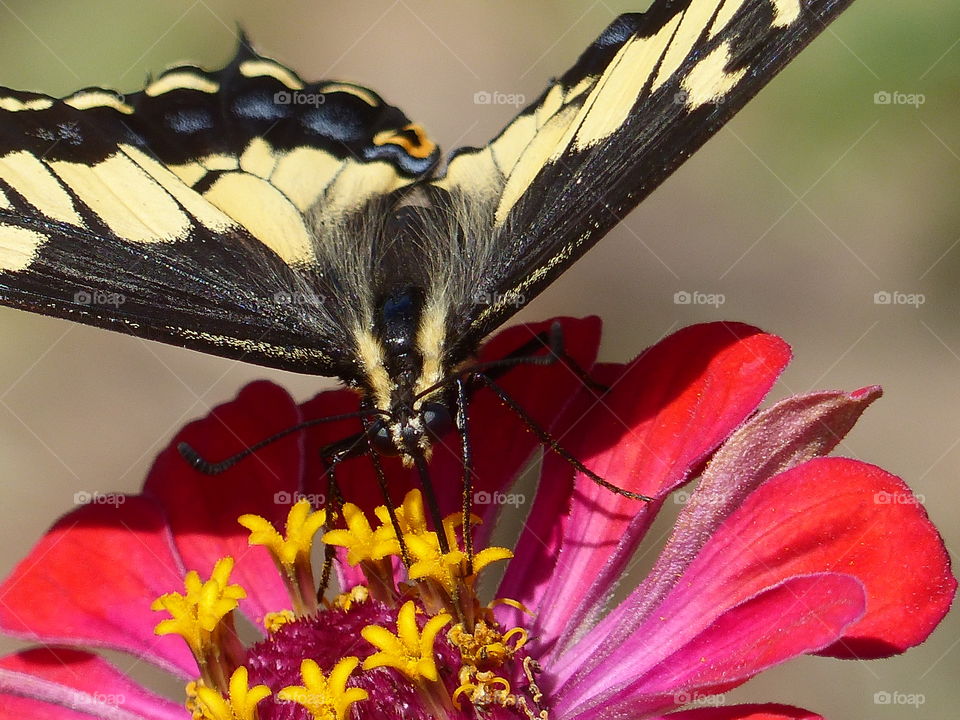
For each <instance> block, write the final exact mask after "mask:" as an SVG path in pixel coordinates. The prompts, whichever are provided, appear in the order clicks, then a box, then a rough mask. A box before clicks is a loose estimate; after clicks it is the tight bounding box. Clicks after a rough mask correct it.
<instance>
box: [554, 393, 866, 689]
mask: <svg viewBox="0 0 960 720" xmlns="http://www.w3.org/2000/svg"><path fill="white" fill-rule="evenodd" d="M879 396H880V389H879V388H865V389H863V390H857V391H855V392H853V393H849V394H848V393H843V392H822V393H812V394H809V395H801V396H796V397H792V398H788V399H787V400H783V401H781V402H779V403H777V404H776V405H774V406H773V407H771V408H769V409H767V410H764V411H763V412H760V413H758V414H757V415H756V416H755V417H753V418H751V419H750V420H749V421H748V422H747V423H746V424H744V426H743V427H741V428H740V429H738V430H737V431H736V432H735V433H734V434H733V435H732V436H731V437H730V439H729V440H728V441H727V442H725V443H724V444H723V447H721V448H720V449H719V450H718V451H717V453H716V455H715V456H714V457H713V458H712V459H711V461H710V464H709V465H708V466H707V469H706V470H705V471H704V473H703V477H702V478H701V480H700V482H699V483H698V485H697V488H696V490H695V491H694V492H693V493H692V495H691V496H690V501H689V502H688V503H687V505H686V506H685V507H684V509H683V511H682V512H681V513H680V516H679V517H678V518H677V522H676V524H675V526H674V531H673V534H672V535H671V537H670V540H669V541H668V542H667V545H666V547H664V549H663V552H662V553H661V555H660V557H659V559H658V560H657V563H656V565H655V566H654V568H653V570H652V571H651V572H650V575H649V576H648V577H647V578H646V580H644V582H643V583H642V584H641V586H640V587H639V588H638V589H637V590H636V591H635V592H633V593H632V594H631V596H630V600H629V601H627V602H624V603H622V604H621V605H620V606H619V607H618V608H616V609H615V610H614V611H613V612H611V613H609V614H608V615H607V617H605V618H604V619H603V621H602V622H601V623H600V624H599V625H598V626H597V627H596V628H594V629H593V631H592V632H591V633H590V635H589V636H588V637H587V638H585V639H584V641H583V642H581V643H579V644H578V646H577V647H576V648H575V649H574V650H573V651H571V652H570V653H568V654H567V655H566V656H565V657H563V658H562V660H561V661H560V663H559V664H558V666H557V667H558V672H560V673H561V674H562V673H563V672H565V671H564V670H563V668H566V667H577V668H579V671H580V672H582V671H584V670H585V669H587V666H591V667H592V666H593V665H596V664H597V663H599V662H600V661H601V658H603V657H605V655H606V653H607V652H608V651H609V649H614V648H617V647H619V646H620V645H621V643H622V642H623V641H624V640H625V639H626V638H627V637H629V636H630V635H631V634H632V633H633V632H634V631H635V629H636V627H637V626H638V625H640V624H641V623H642V622H644V621H645V620H646V618H647V616H648V614H649V613H650V612H652V611H653V610H654V609H655V608H656V607H657V606H658V605H659V604H660V603H661V602H662V601H663V598H664V597H665V595H666V594H667V593H668V592H670V590H671V589H672V588H673V586H674V585H675V584H676V582H677V579H678V578H680V577H681V576H682V575H683V573H684V571H685V569H686V568H687V566H688V565H689V564H690V563H691V562H692V561H693V559H694V558H695V557H696V555H697V553H698V552H699V551H700V549H701V548H702V547H703V545H704V544H705V543H706V542H707V540H708V539H709V538H710V537H711V536H712V535H713V533H714V532H715V531H716V530H717V529H718V528H719V527H721V525H722V523H723V522H724V520H725V519H726V518H727V516H729V515H730V514H731V513H732V512H734V511H735V510H736V509H737V508H738V507H740V506H741V505H742V504H743V501H744V498H745V497H746V496H747V495H749V494H750V493H751V492H752V491H753V490H754V489H755V488H756V487H757V486H758V485H759V484H760V483H762V482H763V481H764V480H766V479H768V478H770V477H771V476H772V475H774V474H776V473H777V472H780V471H781V470H785V469H788V468H790V467H793V466H795V465H797V464H799V463H801V462H804V461H806V460H809V459H810V458H813V457H816V456H818V455H820V454H823V453H827V452H830V451H831V450H832V449H833V448H834V447H835V446H836V445H837V443H839V442H840V440H842V439H843V437H844V436H845V435H846V434H847V433H848V432H849V431H850V429H851V428H852V427H853V425H854V423H855V422H856V421H857V419H858V418H859V417H860V415H861V414H862V413H863V411H864V410H865V409H866V408H867V407H868V406H869V405H870V403H872V402H873V401H874V400H875V399H877V398H878V397H879ZM600 642H602V643H603V645H604V647H606V648H608V650H603V649H598V647H597V644H598V643H600Z"/></svg>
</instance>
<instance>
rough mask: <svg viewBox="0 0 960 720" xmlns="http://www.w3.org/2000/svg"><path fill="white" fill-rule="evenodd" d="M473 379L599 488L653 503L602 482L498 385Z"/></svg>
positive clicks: (483, 377)
mask: <svg viewBox="0 0 960 720" xmlns="http://www.w3.org/2000/svg"><path fill="white" fill-rule="evenodd" d="M474 377H476V378H477V379H478V380H480V381H481V382H483V383H484V384H485V385H486V386H487V387H488V388H490V389H491V390H493V392H495V393H496V394H497V397H499V398H500V401H501V402H502V403H503V404H504V405H506V406H507V407H508V408H510V410H512V411H513V412H514V414H515V415H516V416H517V417H519V418H520V420H521V421H522V422H523V424H524V425H526V426H527V427H528V428H530V430H532V431H533V433H534V434H535V435H536V436H537V437H538V438H539V439H540V442H541V443H543V444H544V445H546V446H547V447H549V448H550V449H551V450H553V451H554V452H555V453H556V454H557V455H559V456H560V457H561V458H563V459H564V460H566V461H567V462H568V463H569V464H570V465H572V466H573V467H574V468H575V469H576V470H578V471H580V472H582V473H583V474H584V475H586V476H587V477H588V478H590V479H591V480H593V482H595V483H596V484H597V485H599V486H600V487H603V488H606V489H607V490H609V491H610V492H612V493H616V494H617V495H622V496H623V497H627V498H631V499H633V500H643V501H644V502H653V498H652V497H650V496H648V495H641V494H640V493H635V492H631V491H630V490H624V489H623V488H622V487H619V486H617V485H614V484H613V483H612V482H609V481H608V480H604V479H603V478H602V477H600V476H599V475H597V474H596V473H595V472H593V470H591V469H590V468H588V467H587V466H586V465H584V464H583V463H582V462H580V461H579V460H577V459H576V458H575V457H574V456H573V455H571V454H570V452H569V451H568V450H566V448H564V447H563V446H562V445H561V444H560V443H558V442H557V440H556V438H554V437H553V435H551V434H550V433H549V432H547V431H546V430H544V429H543V428H542V427H540V425H539V424H538V423H537V421H536V420H534V419H533V418H532V417H530V415H529V414H528V413H527V411H526V410H524V409H523V408H522V407H520V405H519V404H518V403H517V401H516V400H514V399H513V398H512V397H510V394H509V393H508V392H507V391H506V390H504V389H503V388H502V387H500V385H498V384H497V383H496V382H494V381H493V380H491V379H490V378H489V377H487V376H486V375H484V374H483V373H477V374H476V375H475V376H474Z"/></svg>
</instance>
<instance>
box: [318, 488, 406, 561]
mask: <svg viewBox="0 0 960 720" xmlns="http://www.w3.org/2000/svg"><path fill="white" fill-rule="evenodd" d="M377 509H378V510H379V508H377ZM343 519H344V521H345V522H346V523H347V529H346V530H328V531H327V532H326V533H325V534H324V536H323V541H324V542H325V543H326V544H327V545H337V546H338V547H344V548H346V549H347V562H348V563H350V564H351V565H353V566H356V565H359V564H360V563H361V562H364V561H367V560H382V559H383V558H385V557H387V556H388V555H394V554H399V547H398V546H397V545H396V539H395V538H394V539H393V541H392V542H391V539H390V538H389V537H384V535H383V534H382V533H381V534H380V535H379V536H378V535H377V534H376V533H374V531H373V528H372V527H370V521H369V520H367V516H366V515H365V514H364V512H363V510H361V509H360V508H359V507H357V506H356V505H354V504H353V503H346V504H345V505H344V506H343ZM394 548H396V552H394Z"/></svg>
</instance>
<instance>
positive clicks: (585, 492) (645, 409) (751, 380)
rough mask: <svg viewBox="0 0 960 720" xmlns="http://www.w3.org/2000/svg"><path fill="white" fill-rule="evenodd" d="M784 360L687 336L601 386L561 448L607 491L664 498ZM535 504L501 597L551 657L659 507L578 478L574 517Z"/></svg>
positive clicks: (758, 341)
mask: <svg viewBox="0 0 960 720" xmlns="http://www.w3.org/2000/svg"><path fill="white" fill-rule="evenodd" d="M788 360H789V349H788V348H787V346H786V345H785V344H784V343H783V341H782V340H780V339H779V338H776V337H773V336H771V335H765V334H763V333H761V332H760V331H758V330H756V329H755V328H751V327H748V326H745V325H737V324H728V323H714V324H709V325H699V326H693V327H690V328H686V329H684V330H681V331H680V332H678V333H676V334H674V335H672V336H670V337H669V338H667V339H665V340H663V341H661V342H660V343H658V344H657V345H655V346H654V347H652V348H650V349H649V350H647V351H645V352H644V353H643V354H642V355H640V357H638V358H637V359H636V360H634V361H633V362H632V363H630V365H628V366H627V367H626V368H625V369H623V370H622V371H620V372H618V373H617V374H616V375H614V376H611V377H606V378H604V382H606V383H608V384H609V385H610V386H611V389H610V391H609V392H608V393H606V394H605V395H604V396H603V397H602V398H601V399H600V400H599V401H597V402H594V403H592V407H591V408H589V409H588V410H587V411H586V412H585V413H584V414H583V417H582V418H581V420H580V422H579V423H577V424H576V425H575V426H574V427H573V428H572V430H571V431H570V432H569V433H568V435H567V436H566V437H565V438H564V442H565V443H566V444H567V446H568V449H569V450H570V451H571V452H572V453H573V454H574V456H576V457H578V458H580V459H582V460H584V461H586V464H587V465H588V466H589V467H590V468H591V469H592V470H594V471H595V472H597V473H598V474H600V475H601V476H602V477H604V478H605V479H607V480H609V481H610V482H612V483H614V484H616V485H618V486H620V487H623V488H625V489H629V490H633V491H637V492H642V493H645V494H648V495H652V496H655V497H657V498H662V497H663V496H664V495H666V494H667V493H668V492H669V491H670V490H672V489H673V488H675V487H676V486H677V485H679V484H680V483H682V482H683V481H685V480H686V479H688V478H689V476H690V473H691V472H692V471H693V470H694V469H695V468H696V467H697V466H698V464H700V463H701V462H702V461H703V460H704V459H705V458H706V457H707V456H708V455H709V454H710V453H711V452H712V451H713V450H714V449H715V448H716V447H717V445H719V444H720V443H721V442H722V441H723V440H724V439H725V438H726V437H727V436H728V435H729V434H730V433H731V432H732V431H733V429H734V428H735V427H736V426H737V425H739V424H740V423H741V422H743V420H744V419H745V418H746V417H747V416H748V415H749V413H750V412H752V411H753V410H754V408H755V407H756V406H757V404H758V403H759V402H760V400H761V399H762V398H763V396H764V395H765V394H766V393H767V392H768V390H769V389H770V387H771V385H772V384H773V382H774V380H775V379H776V378H777V376H778V375H779V374H780V372H781V371H782V369H783V367H784V366H785V364H786V363H787V361H788ZM559 463H560V461H559V460H557V459H555V458H548V460H547V462H546V463H545V466H544V472H543V474H542V479H541V483H540V490H539V493H540V494H541V495H543V494H544V493H551V492H554V493H556V492H559V493H565V491H566V489H568V488H569V483H568V481H567V480H566V479H565V478H566V477H568V471H567V470H566V469H565V468H564V467H563V466H562V465H561V464H559ZM537 502H538V503H540V504H541V505H542V506H546V507H547V509H548V511H549V512H545V511H544V510H543V509H542V508H538V507H537V506H535V507H534V509H533V511H532V513H531V516H530V520H529V521H528V526H527V528H526V530H525V532H524V534H523V535H522V536H521V540H520V543H519V544H518V549H517V556H518V558H519V559H520V560H519V562H518V561H517V560H514V561H512V563H511V566H510V569H509V571H508V573H507V576H506V577H505V578H504V582H503V585H502V586H501V589H500V591H499V593H498V594H499V595H501V596H506V597H513V598H515V599H517V600H520V601H521V602H523V603H525V604H526V605H527V606H528V607H531V608H534V609H536V610H537V612H538V616H537V626H536V632H535V633H534V635H535V636H536V637H537V638H538V642H539V643H540V644H541V647H544V648H550V647H551V646H552V644H553V642H554V641H555V640H556V639H557V638H559V637H565V638H569V639H573V638H575V637H576V636H577V635H578V634H579V633H580V632H581V631H582V630H583V629H584V628H586V627H588V626H589V625H590V624H591V623H592V622H594V621H595V617H596V614H597V613H598V612H599V611H600V610H601V609H602V607H603V605H604V603H605V601H606V599H607V596H608V594H609V592H610V591H611V589H612V588H613V587H614V584H615V580H616V578H617V577H618V576H619V575H620V573H621V572H622V570H623V568H624V565H625V563H626V562H627V561H628V560H629V558H630V557H631V555H632V553H633V550H634V549H635V548H636V545H637V543H638V542H639V540H640V539H641V538H642V537H643V534H644V533H645V532H646V529H647V527H648V526H649V523H650V522H652V520H653V517H654V515H655V512H656V510H657V509H658V507H659V504H658V503H651V504H648V505H644V504H642V503H639V502H638V501H636V500H630V499H628V498H623V497H621V496H617V495H615V494H613V493H611V492H610V491H608V490H606V489H604V488H601V487H599V486H597V485H596V484H594V483H593V482H591V481H590V480H589V479H587V478H583V477H580V478H578V481H577V492H576V493H574V495H573V498H572V510H571V512H570V514H569V517H566V518H562V519H561V518H560V517H558V516H557V515H556V510H557V509H558V508H560V507H561V506H562V504H563V502H564V500H563V499H561V498H544V499H539V498H538V501H537ZM599 507H603V508H604V511H603V512H598V508H599ZM560 523H562V528H563V530H562V535H561V533H560V532H558V531H557V530H558V529H557V527H556V526H557V525H559V524H560ZM547 539H549V540H550V542H549V543H546V542H545V541H546V540H547ZM558 550H559V560H558V559H557V558H558ZM531 567H537V568H540V570H539V572H537V573H536V574H535V575H534V576H530V575H529V574H527V573H526V572H524V571H525V570H529V569H530V568H531ZM571 587H576V588H578V591H577V592H575V593H574V592H570V591H569V589H570V588H571ZM562 649H563V648H562V647H557V648H555V649H554V650H553V652H554V654H555V653H557V652H559V651H561V650H562ZM548 661H549V659H548Z"/></svg>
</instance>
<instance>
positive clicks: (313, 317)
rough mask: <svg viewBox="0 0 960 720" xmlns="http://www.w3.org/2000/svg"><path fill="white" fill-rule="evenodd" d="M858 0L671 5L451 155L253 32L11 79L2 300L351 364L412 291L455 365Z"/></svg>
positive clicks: (375, 100) (607, 37) (628, 22)
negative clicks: (213, 48) (169, 57)
mask: <svg viewBox="0 0 960 720" xmlns="http://www.w3.org/2000/svg"><path fill="white" fill-rule="evenodd" d="M850 2H851V0H657V1H656V2H654V3H653V5H652V6H651V7H650V8H649V9H648V10H647V11H646V12H643V13H634V14H628V15H622V16H620V17H619V18H617V19H616V20H615V21H614V22H613V23H612V24H611V25H610V26H609V27H608V28H607V29H606V30H605V31H604V32H603V33H602V34H601V35H600V36H599V38H598V39H597V40H596V41H595V42H594V43H593V45H591V46H590V47H589V48H588V49H587V50H586V52H585V53H584V54H583V55H582V56H581V58H580V59H579V60H578V62H577V63H576V64H575V65H574V66H573V67H572V68H571V69H570V70H568V71H567V72H566V73H565V74H564V75H562V76H560V77H559V78H558V79H557V80H555V81H553V82H552V83H551V84H550V85H549V86H548V87H547V89H546V90H545V91H544V93H543V94H542V95H541V97H540V98H539V99H538V100H537V101H536V102H535V103H533V104H532V105H531V106H530V107H528V108H526V109H525V110H524V111H523V112H521V113H520V114H519V115H518V116H517V117H516V118H515V119H514V120H513V121H511V123H510V124H509V125H508V126H507V127H506V128H504V130H503V131H502V132H501V133H500V134H499V135H498V136H497V137H496V138H495V139H494V140H492V141H491V142H490V143H489V144H487V145H486V146H484V147H482V148H462V149H460V150H457V151H455V152H454V153H453V154H452V155H451V156H450V158H449V159H448V160H447V161H446V162H445V163H440V162H439V158H440V155H439V150H438V149H437V147H436V145H434V143H433V142H431V141H430V140H429V139H428V138H427V137H426V135H425V134H424V132H423V131H422V130H421V128H420V127H419V126H417V125H415V124H413V123H411V122H410V121H409V120H408V118H407V117H406V116H404V115H403V113H402V112H400V111H399V110H398V109H396V108H394V107H392V106H390V105H387V104H386V103H385V102H384V101H383V100H382V99H381V98H380V97H379V96H378V95H377V94H375V93H374V92H372V91H370V90H367V89H366V88H363V87H360V86H357V85H353V84H349V83H342V82H318V83H312V84H307V83H305V82H304V81H303V80H301V79H300V78H299V77H298V76H297V75H296V74H295V73H293V72H292V71H290V70H289V69H287V68H285V67H284V66H282V65H280V64H279V63H277V62H275V61H273V60H269V59H267V58H264V57H261V56H260V55H257V54H256V53H254V52H253V51H251V50H249V49H247V48H246V45H245V43H243V42H242V43H241V50H240V52H239V53H238V55H237V57H236V58H235V59H234V60H233V62H232V63H231V64H230V65H228V66H227V67H225V68H224V69H222V70H220V71H217V72H208V71H204V70H201V69H199V68H195V67H186V66H184V67H177V68H173V69H171V70H168V71H167V72H165V73H164V74H162V75H160V76H159V77H157V79H156V80H154V81H152V82H150V83H149V84H148V85H147V86H146V87H145V88H144V89H143V90H142V91H141V92H138V93H136V94H135V95H129V96H126V97H122V96H119V95H117V94H115V93H113V92H110V91H107V90H103V89H98V88H92V89H87V90H82V91H79V92H77V93H74V94H73V95H71V96H69V97H66V98H62V99H54V98H50V97H47V96H44V95H37V94H31V93H23V92H16V91H12V90H0V303H3V304H7V305H12V306H15V307H19V308H24V309H27V310H32V311H35V312H40V313H44V314H49V315H55V316H59V317H66V318H71V319H74V320H77V321H80V322H85V323H90V324H94V325H99V326H102V327H107V328H112V329H116V330H121V331H125V332H128V333H132V334H134V335H138V336H141V337H145V338H150V339H156V340H162V341H165V342H169V343H173V344H177V345H182V346H185V347H190V348H194V349H198V350H203V351H206V352H210V353H214V354H218V355H224V356H227V357H232V358H239V359H243V360H246V361H250V362H255V363H260V364H264V365H270V366H276V367H282V368H286V369H291V370H297V371H301V372H307V373H316V374H325V375H339V376H340V377H342V378H344V379H346V380H348V381H357V380H358V379H359V378H361V377H363V376H364V375H365V374H369V371H370V368H371V367H373V366H375V365H376V364H377V362H380V361H379V360H376V358H374V360H371V356H372V355H376V354H377V353H378V352H381V349H378V348H376V347H374V346H373V345H374V343H372V341H371V337H372V336H371V328H372V327H373V326H374V325H375V324H376V323H377V321H378V320H377V312H378V308H382V305H383V302H384V300H383V298H384V297H388V296H390V293H391V292H392V291H393V289H394V288H397V287H400V288H411V287H412V288H416V289H417V292H418V297H419V298H420V300H421V301H422V302H421V307H420V308H419V310H418V312H420V313H421V317H419V319H418V322H419V327H420V330H419V333H418V335H417V343H418V345H419V346H420V347H419V350H420V352H421V355H422V356H423V357H424V358H427V359H429V360H430V361H431V363H432V367H433V368H434V375H435V376H436V377H439V376H441V375H442V372H440V370H442V369H443V368H444V367H446V368H449V367H452V366H453V365H454V364H456V363H457V362H459V361H461V360H463V359H464V358H465V357H467V356H468V355H469V354H470V353H471V352H472V351H473V349H475V347H476V344H477V343H478V342H479V341H480V340H481V339H482V338H483V336H484V335H486V334H488V333H489V332H490V331H492V330H493V329H495V328H496V327H497V326H498V325H500V324H502V323H503V322H504V321H505V320H507V319H508V318H509V317H510V316H511V315H513V314H514V313H516V312H517V311H518V310H519V309H520V308H521V307H522V306H523V305H524V304H526V303H527V302H529V301H530V300H531V299H533V297H535V296H536V295H537V293H539V292H540V291H541V290H543V289H544V288H545V287H546V286H547V285H548V284H549V283H550V282H552V281H553V280H554V279H556V277H557V276H558V275H559V274H560V273H561V272H563V270H564V269H565V268H566V267H567V266H569V264H570V263H572V262H573V261H574V260H576V259H577V258H578V257H579V256H580V255H581V254H582V253H583V252H585V251H586V250H587V249H588V248H589V247H591V246H592V245H593V244H594V243H595V242H596V241H597V240H599V238H600V237H602V236H603V234H604V233H606V232H607V231H608V230H609V229H610V228H612V227H613V226H614V225H615V224H616V223H617V222H618V221H619V219H620V218H622V217H623V215H624V214H625V213H627V212H629V211H630V209H632V208H633V207H634V206H635V205H636V204H637V203H638V202H640V201H641V200H642V199H643V198H644V197H646V196H647V195H648V194H649V193H650V192H651V191H652V190H653V189H654V188H656V187H657V186H658V185H659V184H660V183H661V182H662V181H663V180H664V179H666V177H668V176H669V175H670V173H672V172H673V170H674V169H676V167H677V166H679V165H680V164H681V163H682V162H683V161H684V160H685V159H686V158H687V157H689V156H690V155H691V154H692V153H693V152H694V151H695V150H696V149H697V148H699V147H700V146H701V145H702V144H703V143H704V142H705V141H706V140H707V139H709V138H710V137H711V136H712V135H713V134H714V133H715V132H716V131H717V130H718V129H719V128H720V127H721V126H722V125H723V124H724V123H725V122H726V121H727V120H728V119H729V118H730V117H731V116H732V115H733V114H734V113H735V112H737V110H739V109H740V108H741V107H742V106H743V105H744V104H745V103H746V102H747V101H748V100H749V99H750V98H751V97H753V96H754V95H755V94H756V93H757V92H758V91H759V90H760V89H761V88H762V87H763V86H764V85H765V84H766V83H767V82H768V81H769V80H770V79H771V78H772V77H773V76H774V75H775V74H776V73H777V72H778V71H779V70H780V69H781V68H782V67H783V66H784V65H785V64H786V63H787V62H789V61H790V60H791V59H792V58H793V57H794V56H795V55H796V54H797V53H798V52H799V51H800V50H801V49H802V48H803V47H804V46H806V45H807V44H808V43H809V42H810V41H811V40H812V39H813V38H814V37H816V36H817V35H818V34H819V33H820V32H821V31H822V30H823V29H824V28H825V27H826V26H827V25H828V24H829V23H830V22H831V21H832V20H833V19H834V18H835V17H836V16H837V15H838V14H839V13H840V12H841V11H842V10H843V9H844V8H845V7H846V6H847V5H849V4H850ZM381 364H382V363H381Z"/></svg>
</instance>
